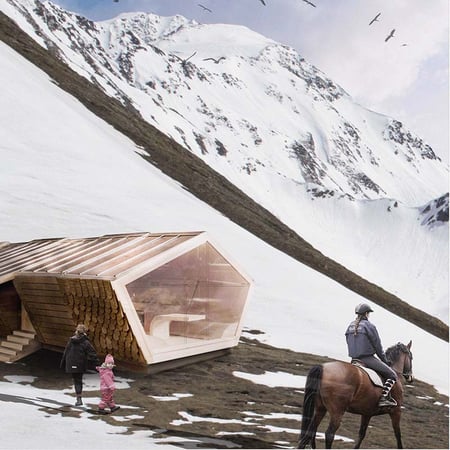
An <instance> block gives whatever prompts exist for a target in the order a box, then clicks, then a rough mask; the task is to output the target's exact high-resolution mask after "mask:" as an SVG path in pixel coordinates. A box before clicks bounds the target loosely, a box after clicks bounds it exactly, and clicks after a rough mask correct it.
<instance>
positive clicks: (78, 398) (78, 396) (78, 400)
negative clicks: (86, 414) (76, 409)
mask: <svg viewBox="0 0 450 450" xmlns="http://www.w3.org/2000/svg"><path fill="white" fill-rule="evenodd" d="M82 404H83V402H82V400H81V395H77V401H76V402H75V406H81V405H82Z"/></svg>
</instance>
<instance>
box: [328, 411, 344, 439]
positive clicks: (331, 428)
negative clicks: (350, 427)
mask: <svg viewBox="0 0 450 450" xmlns="http://www.w3.org/2000/svg"><path fill="white" fill-rule="evenodd" d="M328 412H329V411H328ZM343 415H344V412H340V413H335V414H333V415H331V413H330V416H331V419H330V423H329V424H328V428H327V431H325V448H331V446H332V445H333V441H334V435H335V434H336V431H337V429H338V428H339V426H340V425H341V420H342V416H343Z"/></svg>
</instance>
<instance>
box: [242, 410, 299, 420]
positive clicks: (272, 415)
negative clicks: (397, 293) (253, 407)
mask: <svg viewBox="0 0 450 450" xmlns="http://www.w3.org/2000/svg"><path fill="white" fill-rule="evenodd" d="M242 414H245V415H247V416H252V417H254V418H261V419H294V420H301V419H302V415H301V414H287V413H270V414H258V413H255V412H253V411H243V412H242ZM258 420H259V419H258Z"/></svg>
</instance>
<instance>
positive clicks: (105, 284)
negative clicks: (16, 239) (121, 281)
mask: <svg viewBox="0 0 450 450" xmlns="http://www.w3.org/2000/svg"><path fill="white" fill-rule="evenodd" d="M58 282H59V285H60V288H61V290H62V291H63V292H64V296H65V298H66V299H67V302H68V304H69V305H70V308H71V310H72V314H73V319H74V321H75V322H76V323H83V324H85V325H86V327H87V328H88V335H89V339H90V341H91V342H92V344H93V346H94V348H95V349H96V351H97V353H98V354H99V355H102V356H104V355H106V354H107V353H111V354H113V355H114V359H116V360H117V361H124V362H129V363H134V364H138V365H146V364H147V363H146V361H145V358H144V356H143V354H142V351H141V349H140V347H139V344H138V342H137V340H136V338H135V336H134V334H133V332H132V330H131V327H130V324H129V322H128V319H127V317H126V315H125V313H124V311H123V308H122V305H121V304H120V301H119V300H118V298H117V296H116V293H115V292H114V290H113V288H112V286H111V283H110V282H109V281H108V280H95V279H75V278H59V279H58Z"/></svg>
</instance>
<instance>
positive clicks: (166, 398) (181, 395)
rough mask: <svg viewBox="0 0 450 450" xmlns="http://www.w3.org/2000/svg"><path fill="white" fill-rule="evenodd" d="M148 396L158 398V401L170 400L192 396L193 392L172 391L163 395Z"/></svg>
mask: <svg viewBox="0 0 450 450" xmlns="http://www.w3.org/2000/svg"><path fill="white" fill-rule="evenodd" d="M149 397H151V398H154V399H155V400H158V401H160V402H171V401H174V400H180V398H184V397H193V394H177V393H174V394H172V395H164V396H157V395H149Z"/></svg>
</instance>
